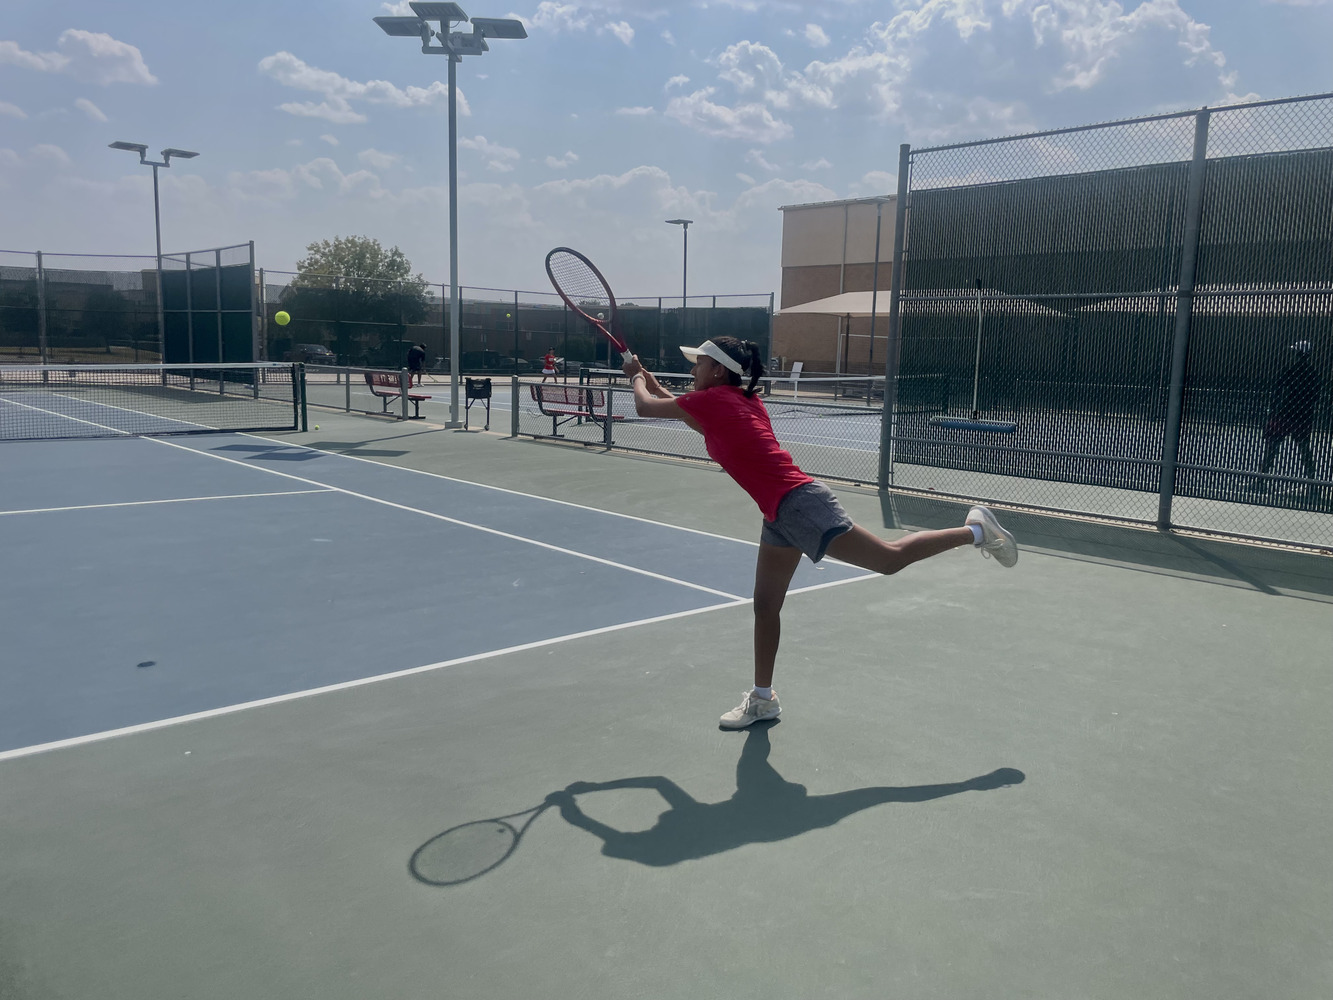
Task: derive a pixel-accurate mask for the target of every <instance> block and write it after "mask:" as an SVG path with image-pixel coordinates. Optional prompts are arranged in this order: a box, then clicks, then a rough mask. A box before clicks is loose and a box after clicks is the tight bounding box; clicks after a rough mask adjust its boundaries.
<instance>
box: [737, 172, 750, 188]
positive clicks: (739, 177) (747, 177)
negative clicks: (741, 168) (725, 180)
mask: <svg viewBox="0 0 1333 1000" xmlns="http://www.w3.org/2000/svg"><path fill="white" fill-rule="evenodd" d="M736 179H737V180H738V181H740V182H741V183H742V184H744V185H745V186H746V187H753V186H754V178H753V177H751V176H750V175H749V174H737V175H736Z"/></svg>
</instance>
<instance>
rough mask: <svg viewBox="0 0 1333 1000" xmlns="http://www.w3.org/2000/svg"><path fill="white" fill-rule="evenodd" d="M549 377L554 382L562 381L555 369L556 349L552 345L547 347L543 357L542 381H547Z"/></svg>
mask: <svg viewBox="0 0 1333 1000" xmlns="http://www.w3.org/2000/svg"><path fill="white" fill-rule="evenodd" d="M548 378H549V379H550V380H551V381H552V382H559V381H560V379H559V378H558V377H557V373H556V370H555V351H554V349H552V348H550V347H548V348H547V349H546V354H545V356H543V357H542V381H543V382H545V381H546V380H547V379H548Z"/></svg>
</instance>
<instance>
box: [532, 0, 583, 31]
mask: <svg viewBox="0 0 1333 1000" xmlns="http://www.w3.org/2000/svg"><path fill="white" fill-rule="evenodd" d="M592 23H593V18H592V15H591V14H589V13H585V12H584V10H583V9H582V8H581V7H579V5H578V4H572V3H553V2H552V0H542V2H541V3H539V4H538V5H537V11H536V13H534V14H533V15H532V24H533V25H535V26H536V27H537V28H540V29H541V30H543V31H549V32H551V33H552V34H557V33H559V32H561V31H585V30H587V29H588V28H589V27H590V26H591V25H592Z"/></svg>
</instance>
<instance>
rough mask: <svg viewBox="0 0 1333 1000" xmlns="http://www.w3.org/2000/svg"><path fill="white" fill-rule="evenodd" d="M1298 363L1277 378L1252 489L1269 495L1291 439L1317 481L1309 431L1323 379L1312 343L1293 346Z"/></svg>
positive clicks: (1307, 473)
mask: <svg viewBox="0 0 1333 1000" xmlns="http://www.w3.org/2000/svg"><path fill="white" fill-rule="evenodd" d="M1291 350H1292V351H1293V352H1294V353H1295V355H1296V360H1295V361H1293V362H1292V363H1291V364H1290V365H1288V366H1287V368H1286V370H1285V371H1283V373H1282V374H1281V375H1280V376H1278V380H1277V383H1276V384H1275V385H1274V386H1273V397H1272V400H1271V401H1270V403H1269V407H1268V420H1267V421H1266V422H1265V424H1264V457H1263V463H1262V464H1261V465H1260V467H1259V475H1258V476H1257V477H1256V478H1255V480H1254V482H1253V484H1252V485H1251V487H1250V488H1251V489H1252V490H1253V491H1254V492H1255V493H1266V492H1268V486H1269V480H1268V479H1267V476H1268V474H1269V473H1270V472H1271V471H1272V469H1273V463H1274V462H1276V461H1277V455H1278V451H1279V450H1280V449H1281V447H1282V442H1283V441H1284V440H1285V439H1287V438H1291V440H1292V443H1293V444H1295V445H1296V450H1297V452H1298V453H1299V454H1300V458H1301V465H1302V466H1303V467H1304V468H1305V475H1306V477H1307V478H1309V479H1314V478H1315V467H1314V454H1313V453H1312V452H1311V450H1310V432H1311V430H1313V428H1314V408H1315V403H1316V402H1318V400H1319V390H1320V388H1321V386H1320V379H1319V372H1317V371H1315V367H1314V363H1313V362H1312V361H1311V360H1310V353H1311V352H1310V342H1309V341H1308V340H1298V341H1296V343H1294V344H1292V345H1291Z"/></svg>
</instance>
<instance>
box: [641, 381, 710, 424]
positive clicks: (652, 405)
mask: <svg viewBox="0 0 1333 1000" xmlns="http://www.w3.org/2000/svg"><path fill="white" fill-rule="evenodd" d="M634 412H635V413H637V414H638V415H639V416H641V417H656V418H657V419H659V420H680V421H683V422H684V423H686V424H688V425H689V426H690V427H691V428H693V429H694V430H696V431H698V432H699V433H700V434H702V433H703V432H704V431H703V428H702V427H700V426H699V424H698V422H697V421H696V420H695V419H694V418H693V417H692V416H690V415H689V414H688V413H686V412H685V411H684V410H682V409H681V408H680V403H678V402H677V401H676V397H675V396H672V395H670V394H668V395H667V398H666V399H659V398H657V397H655V396H652V395H650V394H649V392H648V387H647V386H646V385H644V380H643V379H638V378H636V379H635V380H634Z"/></svg>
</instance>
